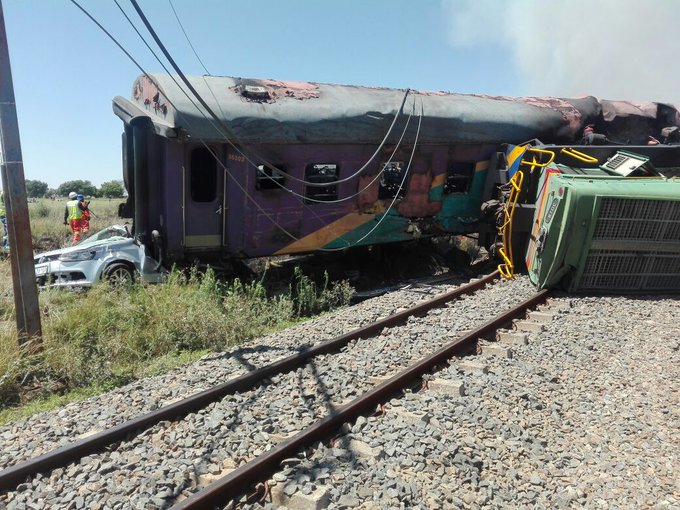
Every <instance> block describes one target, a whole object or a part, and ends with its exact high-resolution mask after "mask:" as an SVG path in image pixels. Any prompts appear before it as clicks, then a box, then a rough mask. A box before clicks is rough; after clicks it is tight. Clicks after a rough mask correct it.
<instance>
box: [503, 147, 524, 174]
mask: <svg viewBox="0 0 680 510" xmlns="http://www.w3.org/2000/svg"><path fill="white" fill-rule="evenodd" d="M525 149H526V146H524V145H517V146H515V148H514V149H512V150H511V151H510V153H509V154H508V156H507V159H508V168H510V167H511V166H512V165H513V163H514V162H515V160H516V159H517V158H519V157H521V156H522V155H524V151H525Z"/></svg>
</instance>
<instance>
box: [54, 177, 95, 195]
mask: <svg viewBox="0 0 680 510" xmlns="http://www.w3.org/2000/svg"><path fill="white" fill-rule="evenodd" d="M71 191H75V192H76V193H82V194H83V195H86V196H96V195H97V187H96V186H95V185H94V184H92V183H91V182H90V181H83V180H75V181H66V182H64V183H61V184H60V185H59V187H58V188H57V195H59V196H62V197H67V196H68V194H69V193H70V192H71Z"/></svg>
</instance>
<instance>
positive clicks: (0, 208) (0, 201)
mask: <svg viewBox="0 0 680 510" xmlns="http://www.w3.org/2000/svg"><path fill="white" fill-rule="evenodd" d="M0 216H3V217H4V216H7V211H5V198H4V197H3V196H2V193H0Z"/></svg>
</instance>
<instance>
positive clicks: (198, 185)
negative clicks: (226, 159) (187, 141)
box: [189, 147, 217, 202]
mask: <svg viewBox="0 0 680 510" xmlns="http://www.w3.org/2000/svg"><path fill="white" fill-rule="evenodd" d="M189 163H190V164H189V193H190V195H191V200H193V201H194V202H212V201H213V200H215V198H216V197H217V161H215V158H214V157H213V155H212V153H211V152H210V150H208V149H207V148H205V147H197V148H195V149H193V150H192V151H191V158H190V162H189Z"/></svg>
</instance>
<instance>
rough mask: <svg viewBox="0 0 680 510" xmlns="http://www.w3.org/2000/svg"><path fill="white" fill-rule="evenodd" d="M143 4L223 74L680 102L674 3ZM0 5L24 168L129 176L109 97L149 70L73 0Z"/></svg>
mask: <svg viewBox="0 0 680 510" xmlns="http://www.w3.org/2000/svg"><path fill="white" fill-rule="evenodd" d="M118 1H119V3H120V5H121V7H122V8H123V9H124V10H125V11H126V12H127V13H128V16H130V18H131V19H132V20H133V21H135V23H137V25H138V26H139V27H140V29H141V28H142V26H141V23H140V22H139V19H138V18H137V16H136V14H135V13H134V11H133V9H132V7H131V4H130V2H129V0H118ZM170 2H172V3H170ZM79 3H81V4H82V5H83V6H84V7H85V8H86V9H87V10H88V11H90V13H91V14H92V15H93V16H94V17H95V18H96V19H97V20H98V21H99V22H100V23H102V24H103V25H104V26H105V27H106V28H107V29H108V30H109V31H110V32H112V33H113V35H114V36H115V37H116V38H117V39H118V40H119V42H120V43H121V44H122V45H123V46H124V47H125V48H126V49H127V50H128V51H129V52H130V53H131V54H132V56H133V57H134V58H135V59H136V60H137V61H138V62H139V63H140V65H141V66H142V67H143V68H144V70H145V71H148V72H163V69H162V67H161V66H160V64H158V62H157V61H156V60H155V58H154V57H153V56H152V55H151V54H150V53H149V51H148V50H147V49H146V47H145V46H144V45H143V43H142V42H141V41H140V39H139V37H138V36H137V34H136V33H135V32H134V31H133V30H132V28H131V27H130V25H129V23H128V21H127V20H126V19H125V18H124V17H123V15H122V13H121V12H120V10H119V8H118V7H117V6H116V4H115V2H114V0H79ZM139 3H140V5H141V7H142V9H143V10H144V12H145V14H146V15H147V17H148V18H149V19H150V21H151V23H152V25H153V26H154V28H155V29H156V31H157V32H158V34H159V36H160V38H161V40H162V41H163V42H164V43H165V45H166V46H167V48H168V49H169V51H170V52H171V54H172V55H173V57H174V59H175V60H176V61H177V63H178V64H179V66H180V67H181V68H182V70H183V71H184V72H185V73H186V74H199V75H200V74H204V73H205V71H204V69H203V67H202V66H201V64H200V62H199V60H198V59H197V57H196V56H195V55H194V53H193V52H192V50H191V47H190V45H189V43H188V42H187V39H186V38H185V37H184V35H183V34H182V31H181V29H180V27H179V25H178V22H177V19H176V18H175V15H174V14H173V10H172V7H173V6H174V8H175V10H176V12H177V15H178V16H179V18H180V20H181V22H182V24H183V25H184V28H185V30H186V32H187V34H188V36H189V39H190V41H191V44H192V45H193V46H194V48H195V49H196V52H197V53H198V56H199V57H200V59H201V60H202V61H203V63H204V64H205V67H206V68H207V70H208V71H209V73H210V74H213V75H223V76H238V77H243V78H273V79H281V80H299V81H314V82H320V83H341V84H354V85H368V86H382V87H395V88H406V87H410V88H413V89H418V90H445V91H452V92H462V93H479V94H493V95H506V96H535V95H540V96H558V97H576V96H583V95H594V96H597V97H600V98H606V99H629V100H641V101H642V100H652V101H662V102H668V103H673V104H680V91H678V90H677V88H678V87H677V83H678V76H677V75H678V74H679V73H680V70H679V69H680V66H677V65H676V59H677V55H678V54H680V38H679V37H677V36H676V35H675V34H674V31H675V22H677V20H680V1H678V0H654V1H653V2H649V0H569V1H565V0H249V1H245V0H139ZM2 5H3V9H4V15H5V23H6V27H7V37H8V46H9V52H10V60H11V64H12V74H13V79H14V92H15V96H16V103H17V112H18V117H19V129H20V136H21V142H22V150H23V160H24V174H25V177H26V179H36V180H40V181H44V182H47V183H48V184H49V185H50V187H55V188H56V187H57V186H58V185H59V184H61V183H62V182H65V181H67V180H73V179H87V180H90V181H91V182H92V183H94V184H95V185H100V184H101V183H102V182H106V181H111V180H118V179H121V178H122V170H121V167H122V162H121V133H122V130H123V125H122V121H120V119H118V118H117V117H116V116H115V115H114V114H113V112H112V107H111V100H112V99H113V97H114V96H117V95H120V96H123V97H128V98H129V97H130V93H131V87H132V83H133V81H134V80H135V78H136V77H137V76H138V75H139V74H141V72H140V71H139V69H138V68H137V67H136V66H135V65H134V64H133V63H132V62H131V61H130V60H129V59H128V58H127V57H126V56H125V55H124V54H123V53H122V52H121V51H120V50H119V49H118V48H117V47H116V46H115V45H114V44H113V43H112V42H111V41H110V40H109V39H108V38H107V37H106V36H105V35H104V34H103V33H102V32H101V31H100V30H99V29H98V28H97V27H96V26H95V25H94V24H93V23H92V22H91V21H90V20H89V19H88V18H87V17H86V16H85V15H84V14H83V13H82V12H80V11H79V10H78V9H77V8H76V7H75V6H74V5H73V4H72V3H71V1H70V0H2ZM143 34H144V35H145V36H146V37H147V38H148V40H149V42H150V43H151V38H150V37H148V34H147V33H146V32H143ZM154 49H156V48H154Z"/></svg>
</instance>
